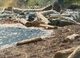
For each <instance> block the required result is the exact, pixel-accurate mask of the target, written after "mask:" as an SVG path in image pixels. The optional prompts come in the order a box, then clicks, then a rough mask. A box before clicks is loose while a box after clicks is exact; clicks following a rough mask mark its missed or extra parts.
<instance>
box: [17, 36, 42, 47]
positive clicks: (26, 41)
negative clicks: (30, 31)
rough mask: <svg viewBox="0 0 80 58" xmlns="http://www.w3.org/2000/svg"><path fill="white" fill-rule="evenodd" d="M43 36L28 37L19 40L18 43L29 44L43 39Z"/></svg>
mask: <svg viewBox="0 0 80 58" xmlns="http://www.w3.org/2000/svg"><path fill="white" fill-rule="evenodd" d="M41 40H42V38H40V37H37V38H32V39H27V40H23V41H20V42H18V43H17V44H16V45H17V46H18V45H23V44H29V43H33V42H37V41H41Z"/></svg>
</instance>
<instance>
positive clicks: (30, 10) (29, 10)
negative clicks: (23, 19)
mask: <svg viewBox="0 0 80 58" xmlns="http://www.w3.org/2000/svg"><path fill="white" fill-rule="evenodd" d="M40 11H42V9H24V12H40Z"/></svg>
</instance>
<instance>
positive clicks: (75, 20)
mask: <svg viewBox="0 0 80 58" xmlns="http://www.w3.org/2000/svg"><path fill="white" fill-rule="evenodd" d="M7 17H9V18H12V19H15V20H16V21H18V22H20V23H22V24H23V25H25V26H27V27H31V26H34V27H40V26H42V25H43V26H45V28H48V27H50V28H51V29H53V27H52V26H64V25H70V24H78V25H80V23H79V22H80V19H79V18H80V12H79V11H76V10H75V11H73V10H69V9H67V10H65V11H63V12H62V13H59V12H57V11H55V10H53V7H52V5H48V6H46V7H44V8H40V9H19V8H13V7H8V8H4V9H3V10H2V12H1V14H0V19H2V18H7Z"/></svg>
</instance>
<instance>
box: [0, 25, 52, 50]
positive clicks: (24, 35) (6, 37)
mask: <svg viewBox="0 0 80 58" xmlns="http://www.w3.org/2000/svg"><path fill="white" fill-rule="evenodd" d="M14 26H15V27H14ZM50 34H51V31H50V30H49V31H48V30H43V29H40V28H27V27H25V26H19V25H12V26H11V25H10V26H9V25H8V26H7V25H4V26H2V25H1V26H0V49H2V48H7V47H11V46H14V45H15V44H16V42H19V41H21V40H25V39H30V38H34V37H44V36H49V35H50Z"/></svg>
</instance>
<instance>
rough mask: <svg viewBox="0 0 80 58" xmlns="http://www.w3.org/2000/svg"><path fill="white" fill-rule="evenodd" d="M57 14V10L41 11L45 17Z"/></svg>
mask: <svg viewBox="0 0 80 58" xmlns="http://www.w3.org/2000/svg"><path fill="white" fill-rule="evenodd" d="M54 12H55V10H48V11H41V12H40V13H41V14H43V15H49V14H53V13H54Z"/></svg>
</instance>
